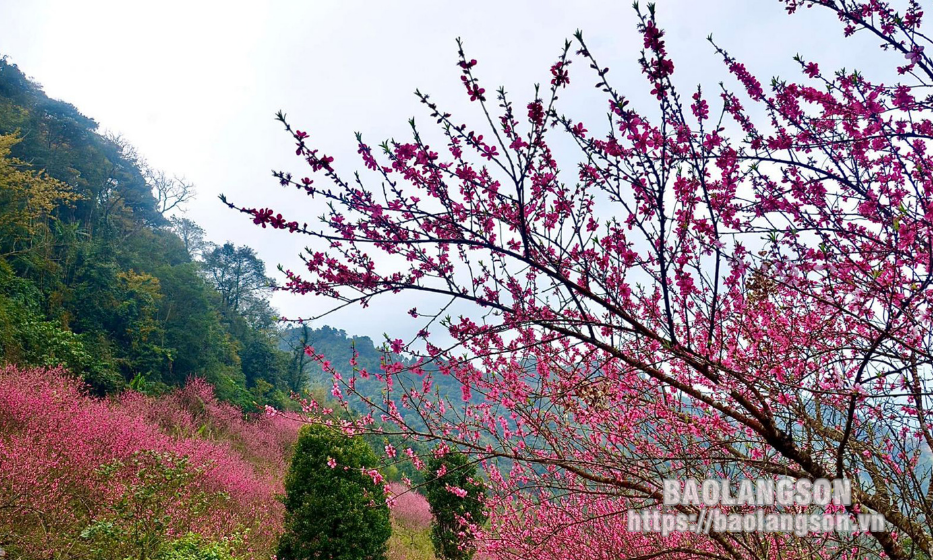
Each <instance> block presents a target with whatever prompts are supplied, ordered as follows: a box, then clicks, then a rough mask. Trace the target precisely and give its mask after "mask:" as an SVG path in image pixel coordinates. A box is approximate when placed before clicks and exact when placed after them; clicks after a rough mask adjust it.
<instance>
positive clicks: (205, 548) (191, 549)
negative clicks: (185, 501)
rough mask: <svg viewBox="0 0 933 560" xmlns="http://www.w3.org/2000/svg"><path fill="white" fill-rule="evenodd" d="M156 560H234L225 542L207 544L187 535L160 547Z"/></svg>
mask: <svg viewBox="0 0 933 560" xmlns="http://www.w3.org/2000/svg"><path fill="white" fill-rule="evenodd" d="M157 560H235V558H234V556H233V555H232V553H231V551H230V545H229V544H228V543H227V542H223V541H222V542H209V541H206V540H205V539H204V538H203V537H201V536H200V535H198V534H196V533H189V534H187V535H185V536H184V537H182V538H180V539H176V540H174V541H172V542H170V543H168V544H167V545H166V546H163V547H162V550H161V551H160V552H159V556H158V557H157Z"/></svg>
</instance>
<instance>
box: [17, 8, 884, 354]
mask: <svg viewBox="0 0 933 560" xmlns="http://www.w3.org/2000/svg"><path fill="white" fill-rule="evenodd" d="M657 3H658V11H659V20H660V22H661V25H662V27H664V28H666V29H667V31H668V37H667V40H668V49H669V51H670V52H671V56H672V58H673V60H674V63H675V73H674V80H675V82H676V83H677V84H678V85H679V87H680V88H681V89H682V91H683V90H691V89H692V88H693V87H695V85H696V84H697V83H701V84H703V86H704V87H705V88H706V89H707V91H715V90H714V89H713V88H715V87H716V84H718V82H720V81H726V83H727V84H728V85H729V86H731V87H735V84H734V82H733V81H732V80H730V78H729V76H728V75H727V74H726V73H725V71H724V68H723V67H722V64H721V61H720V60H718V59H717V57H716V55H715V53H714V52H713V50H712V47H711V46H710V45H709V44H708V43H707V42H706V40H705V38H706V36H707V35H709V34H712V35H713V37H714V39H715V40H716V41H717V43H718V44H720V45H721V46H723V47H725V48H726V49H728V50H729V51H730V52H732V53H733V54H734V55H736V56H737V57H738V58H740V59H741V60H742V61H743V62H745V63H746V65H747V66H748V67H749V69H750V70H751V71H752V72H753V73H754V74H755V75H757V76H758V77H759V78H762V81H763V82H767V80H768V79H769V78H770V77H771V76H775V75H780V76H783V77H787V78H792V79H795V80H796V79H799V76H800V73H799V70H798V68H797V66H796V65H795V64H794V63H793V61H792V57H793V56H794V54H796V53H800V54H802V55H803V56H804V57H805V58H807V59H808V60H813V61H816V62H819V63H820V65H821V67H822V68H824V69H832V68H839V67H843V66H845V67H847V68H853V67H858V68H861V69H862V70H863V71H865V72H866V74H867V76H868V77H869V78H873V77H874V78H878V79H879V80H880V79H881V78H887V79H890V75H889V73H881V72H878V71H873V70H874V69H875V68H879V67H881V66H884V67H891V66H893V65H892V64H891V61H894V62H895V63H903V61H902V60H901V61H897V60H896V58H892V57H894V55H887V54H884V53H880V52H879V51H878V49H877V47H876V44H875V41H872V40H871V39H870V38H869V37H864V38H859V37H856V38H854V39H850V40H845V39H843V38H842V34H841V28H840V25H839V22H838V21H836V20H835V18H833V17H832V16H831V15H830V14H829V13H826V12H824V11H820V10H807V11H805V12H804V13H802V14H798V15H795V16H788V15H786V13H785V11H784V8H783V5H782V4H780V3H779V2H777V1H776V0H703V1H699V0H659V1H658V2H657ZM578 28H579V29H582V30H583V31H584V35H585V38H586V39H587V42H588V45H589V46H590V49H591V51H592V52H593V53H594V54H595V55H596V56H597V59H599V60H600V61H601V64H602V65H606V66H609V67H610V68H611V69H612V70H611V72H610V74H609V77H610V81H611V83H613V84H614V85H615V86H616V87H617V88H618V89H620V90H621V91H622V92H623V93H624V94H626V95H627V96H628V97H629V98H630V99H632V100H633V101H635V102H636V106H637V105H639V104H640V105H641V106H643V107H647V108H650V98H649V96H648V93H647V92H648V91H649V90H650V87H648V86H647V84H646V82H645V80H644V79H643V78H642V77H641V75H640V74H639V71H638V68H637V65H636V59H637V56H638V49H639V48H640V42H641V41H640V39H639V37H638V35H637V33H636V31H635V16H634V12H633V10H632V9H631V7H630V2H627V1H621V2H620V1H612V2H594V1H579V2H568V1H563V2H556V1H535V2H531V1H528V2H505V1H495V2H491V1H473V2H457V3H453V2H437V1H435V2H427V1H419V2H411V1H409V2H401V1H398V2H354V1H341V2H323V1H305V2H300V3H299V2H275V3H272V2H270V3H263V2H248V3H246V2H235V1H231V0H227V1H224V2H203V1H198V0H187V1H183V2H174V1H164V0H163V1H159V2H154V1H150V2H135V1H134V2H129V1H126V0H123V1H113V2H96V1H94V2H88V1H82V2H74V1H65V0H62V1H41V0H28V1H27V0H23V1H14V0H0V54H5V55H8V56H9V57H10V60H11V61H12V62H14V63H16V64H18V65H19V66H20V68H21V69H22V70H23V71H24V72H25V73H26V74H27V75H29V76H31V77H33V78H34V79H35V80H37V81H38V82H39V83H40V84H42V85H43V86H44V88H45V91H46V93H47V94H48V95H50V96H51V97H54V98H60V99H63V100H65V101H68V102H70V103H72V104H74V105H75V106H77V108H78V109H79V110H80V111H81V112H82V113H84V114H86V115H87V116H89V117H92V118H94V119H95V120H96V121H97V122H99V123H100V125H101V129H102V130H110V131H114V132H117V133H121V134H123V135H124V136H125V137H126V138H127V139H128V140H129V141H130V142H131V143H132V144H134V145H135V146H136V147H137V148H138V149H139V151H140V153H141V154H143V155H144V156H145V157H146V159H147V160H148V161H149V162H150V164H151V165H152V166H153V167H155V168H158V169H163V170H165V171H167V172H169V173H175V174H178V175H183V176H185V177H186V178H187V179H189V180H191V181H192V182H194V183H195V185H196V186H197V190H198V198H197V200H196V201H195V202H194V203H192V204H191V205H190V206H189V209H188V217H190V218H192V219H194V220H195V221H197V222H198V223H199V224H201V225H202V226H203V227H204V228H205V229H206V230H207V233H208V238H209V239H210V240H211V241H214V242H217V243H220V242H223V241H226V240H231V241H233V242H235V243H237V244H248V245H250V246H252V247H253V248H255V249H256V250H257V251H258V252H259V255H260V256H261V257H262V258H263V259H264V260H265V261H266V263H267V265H268V266H269V268H270V269H272V270H273V271H274V268H275V266H276V265H277V264H283V265H285V266H286V267H292V268H296V267H297V265H298V264H299V263H300V261H298V258H297V255H298V253H299V251H300V250H301V248H302V247H303V246H304V244H305V241H304V240H302V239H301V238H299V237H298V236H292V235H287V234H284V233H282V232H277V231H272V230H262V229H259V228H257V227H255V226H253V225H252V224H251V223H250V222H249V221H248V220H247V219H246V217H245V216H243V215H241V214H235V213H233V212H232V211H230V210H228V209H227V208H226V207H224V206H222V205H221V204H220V202H219V201H218V200H217V195H218V194H219V193H221V192H222V193H225V194H226V195H227V196H228V197H229V198H230V199H231V200H233V201H234V202H236V203H238V204H240V205H244V206H248V207H265V206H269V207H272V208H276V209H277V210H281V211H283V212H284V211H285V210H288V212H287V214H288V216H289V217H290V218H292V219H298V220H299V221H308V222H313V221H314V218H315V216H319V215H321V213H322V212H321V208H320V207H315V206H314V202H313V201H312V200H310V199H307V197H303V196H301V195H300V194H298V193H297V192H293V191H286V190H284V189H282V188H281V187H279V186H278V184H277V182H276V181H275V180H274V179H273V178H272V177H271V170H272V169H284V170H292V171H295V172H296V173H301V174H304V168H303V167H302V162H301V161H300V160H298V159H297V158H295V156H294V149H293V147H292V141H291V138H290V137H289V136H287V135H286V134H285V133H284V131H283V130H282V127H281V125H280V124H279V123H277V122H276V121H275V120H274V118H273V115H274V113H275V112H276V111H277V110H279V109H281V110H283V111H285V112H286V113H287V114H288V115H289V120H290V121H291V122H292V123H293V125H294V126H296V127H297V128H299V129H301V130H306V131H308V132H309V133H310V134H311V136H312V143H313V144H314V146H315V147H319V148H322V149H323V151H325V152H326V153H328V154H330V155H333V156H334V157H335V158H336V161H335V166H336V168H337V169H338V170H339V171H342V172H344V173H345V174H349V172H351V171H352V170H354V169H357V168H359V167H360V165H359V160H358V159H357V156H356V147H355V141H354V137H353V132H354V131H360V132H362V133H363V135H364V138H366V139H368V140H369V142H370V143H371V144H376V143H378V142H380V141H381V140H383V139H386V138H390V137H394V138H396V139H399V140H401V139H404V138H407V136H406V132H407V130H408V127H407V122H406V121H407V119H408V118H409V117H412V116H414V117H416V119H418V118H420V122H421V123H422V125H423V126H428V125H429V123H430V122H431V121H430V120H429V119H428V118H427V116H426V113H425V111H424V108H423V107H422V106H421V105H420V104H419V103H418V102H417V101H416V99H415V98H414V96H413V95H412V92H413V91H414V90H415V88H420V89H421V90H422V91H424V92H427V93H430V94H431V95H432V98H433V99H434V100H435V101H436V102H438V103H439V104H440V105H441V106H442V107H443V108H445V110H447V111H449V112H453V113H454V114H455V116H457V117H459V118H460V119H462V121H463V122H470V123H477V125H478V124H479V121H477V120H476V116H477V115H476V113H475V111H476V109H478V107H476V106H475V105H471V104H470V103H469V102H468V98H466V97H465V96H464V95H463V88H462V86H461V84H460V80H459V72H458V69H457V67H456V65H455V63H456V60H457V58H456V45H455V42H454V39H455V38H456V37H458V36H459V37H461V38H462V39H463V40H464V42H465V44H466V49H467V53H468V55H469V56H470V57H472V58H476V59H477V60H478V61H479V65H478V66H477V68H476V69H475V72H476V74H477V75H478V76H479V77H480V78H481V80H482V81H483V82H484V85H485V87H486V89H487V91H493V90H494V89H495V88H496V87H497V86H499V85H504V86H505V87H506V89H507V90H508V91H509V92H510V93H511V96H512V98H513V101H515V102H516V105H518V106H524V104H525V103H527V102H528V101H529V100H530V98H531V95H532V86H533V84H534V83H535V82H541V83H546V82H547V81H548V80H549V79H550V75H549V71H548V69H549V67H550V65H551V64H552V63H553V61H554V59H555V58H556V56H557V54H558V53H559V51H560V48H561V46H562V44H563V41H564V39H565V38H570V37H571V35H572V33H573V32H574V30H575V29H578ZM886 61H887V62H886ZM571 70H572V73H571V79H572V80H573V81H574V83H573V84H572V86H574V87H575V88H576V89H572V90H571V91H570V92H568V94H566V95H563V96H562V102H563V104H562V112H563V113H564V114H567V115H570V116H573V117H574V118H576V119H578V120H583V121H585V122H587V121H588V122H599V120H600V119H603V118H604V117H603V114H604V112H605V107H606V106H605V102H604V101H603V100H602V98H601V97H599V96H598V95H597V94H596V93H595V92H591V91H588V90H586V89H585V88H587V87H589V86H590V85H591V84H593V83H595V81H596V80H595V78H594V77H593V75H592V74H591V73H589V72H588V71H587V69H586V67H585V65H584V64H581V63H578V64H576V65H574V66H572V67H571ZM581 85H582V87H579V86H581ZM519 102H521V103H519ZM574 163H575V161H563V162H561V164H562V167H563V168H565V169H572V168H573V166H574ZM273 301H274V304H275V305H276V306H277V307H278V308H279V309H280V310H281V312H282V313H283V314H284V315H286V316H289V317H297V316H302V315H305V314H310V313H313V312H315V311H320V310H322V309H324V308H326V307H327V305H328V303H327V302H322V301H314V300H312V298H311V297H310V296H306V297H295V296H289V295H286V294H279V295H276V296H275V297H274V300H273ZM411 307H412V301H411V300H410V299H406V297H405V296H395V299H394V300H391V301H390V300H386V299H383V300H382V301H381V302H378V303H375V304H374V305H373V306H372V307H370V308H369V309H367V310H365V311H363V312H361V310H360V309H358V308H354V309H352V310H349V311H344V312H341V313H338V314H335V315H332V316H330V317H328V319H327V321H326V323H327V324H330V325H332V326H335V327H338V328H343V329H345V330H346V331H347V332H348V333H351V334H360V335H368V336H372V337H373V338H374V339H377V340H378V339H381V336H382V333H383V332H389V333H390V334H392V335H393V338H394V337H395V336H407V335H411V334H412V333H413V331H414V330H416V329H417V323H416V322H415V321H414V320H413V319H410V318H408V316H407V315H406V314H405V310H407V309H409V308H411Z"/></svg>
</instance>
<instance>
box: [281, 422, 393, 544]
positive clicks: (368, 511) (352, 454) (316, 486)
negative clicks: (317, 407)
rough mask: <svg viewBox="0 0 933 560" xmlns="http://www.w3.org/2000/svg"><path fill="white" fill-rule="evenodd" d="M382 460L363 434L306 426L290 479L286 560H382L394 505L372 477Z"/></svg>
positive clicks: (286, 485)
mask: <svg viewBox="0 0 933 560" xmlns="http://www.w3.org/2000/svg"><path fill="white" fill-rule="evenodd" d="M377 463H378V461H377V458H376V454H375V453H374V452H373V450H372V449H371V448H370V447H369V446H368V445H366V443H365V442H364V441H363V440H362V439H360V438H350V437H347V436H345V435H344V434H342V433H341V432H339V431H338V430H336V429H334V428H330V427H327V426H304V427H302V429H301V432H300V434H299V436H298V443H297V445H296V447H295V455H294V457H293V458H292V464H291V467H290V468H289V471H288V476H287V477H286V479H285V534H284V535H283V536H282V540H281V541H280V542H279V550H278V557H279V558H280V559H282V560H304V559H311V558H315V559H322V560H323V559H326V560H382V559H384V558H386V554H387V551H388V547H387V543H388V540H389V536H390V534H391V525H390V523H389V508H388V506H386V504H385V501H384V498H383V492H382V489H381V487H380V485H379V484H378V483H377V482H376V481H375V480H373V476H372V475H373V474H376V478H378V473H377V472H376V471H375V468H376V465H377Z"/></svg>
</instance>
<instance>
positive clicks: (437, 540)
mask: <svg viewBox="0 0 933 560" xmlns="http://www.w3.org/2000/svg"><path fill="white" fill-rule="evenodd" d="M425 486H426V490H427V500H428V503H429V504H430V506H431V514H432V515H433V516H434V520H433V521H432V523H431V543H432V544H433V545H434V552H435V554H436V555H437V556H438V558H442V559H445V560H470V558H472V557H473V554H474V552H475V551H476V549H475V544H474V542H473V538H474V536H475V535H476V534H477V533H478V529H480V528H482V526H483V524H484V523H486V519H487V513H486V509H485V508H486V506H485V504H484V498H485V497H486V487H485V485H484V484H483V482H482V481H481V480H479V478H478V475H477V472H476V465H474V464H473V463H471V462H470V458H469V456H468V455H465V454H463V453H457V452H451V451H449V450H445V449H444V448H439V449H438V450H437V451H436V452H435V453H434V454H433V455H432V456H431V459H430V460H429V461H428V480H427V482H426V483H425Z"/></svg>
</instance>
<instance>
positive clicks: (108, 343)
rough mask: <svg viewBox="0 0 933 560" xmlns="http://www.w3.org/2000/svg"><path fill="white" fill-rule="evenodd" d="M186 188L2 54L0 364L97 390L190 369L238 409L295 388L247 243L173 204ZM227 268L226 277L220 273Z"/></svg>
mask: <svg viewBox="0 0 933 560" xmlns="http://www.w3.org/2000/svg"><path fill="white" fill-rule="evenodd" d="M192 194H193V186H192V185H190V184H189V183H187V182H186V181H184V180H183V179H178V178H176V177H175V176H173V175H171V174H169V173H163V172H161V171H158V170H154V169H152V168H150V167H149V166H148V165H147V164H146V162H145V160H144V159H143V158H142V157H141V156H140V155H139V154H137V153H136V151H135V150H134V149H133V148H132V146H130V145H129V144H128V143H127V142H125V141H123V140H122V139H121V138H119V137H114V136H108V135H104V134H102V133H101V131H100V130H99V128H98V125H97V123H96V122H95V121H94V120H93V119H91V118H88V117H86V116H84V115H82V114H81V113H80V112H79V111H78V110H77V109H76V108H75V107H74V106H72V105H70V104H68V103H65V102H62V101H56V100H53V99H49V98H48V97H47V96H46V95H45V93H44V92H43V91H42V88H41V87H40V86H39V85H38V84H36V83H34V82H33V81H31V80H29V79H28V78H27V77H26V75H24V73H23V72H22V71H21V70H20V69H19V68H18V67H17V66H16V65H15V64H11V63H10V62H9V61H8V60H6V59H5V58H4V59H2V60H0V359H2V360H0V361H5V362H11V363H16V364H20V365H40V366H45V365H48V366H51V365H59V364H63V365H64V366H65V367H67V368H68V369H69V370H70V371H72V372H73V373H75V374H77V375H80V376H81V377H83V378H84V379H85V380H86V381H87V382H88V383H89V384H90V385H91V387H92V389H93V390H94V391H95V392H97V393H100V394H105V393H111V392H115V391H119V390H120V389H121V388H123V387H125V386H128V385H129V386H132V387H134V388H136V389H140V390H144V391H146V392H160V391H164V390H165V389H167V388H168V387H171V386H176V385H180V384H182V383H183V382H184V381H185V380H186V379H187V378H188V377H189V376H193V375H196V376H201V377H204V378H205V379H207V380H208V381H209V382H210V383H212V384H213V385H214V386H215V387H216V391H217V394H218V395H219V396H220V397H221V398H223V399H225V400H227V401H230V402H233V403H236V404H238V405H240V406H242V407H244V408H248V407H250V406H253V405H254V403H255V404H260V405H261V404H272V405H276V406H286V395H288V394H289V393H290V392H291V391H298V390H301V389H302V388H303V386H304V382H303V379H302V376H301V375H300V369H299V368H298V367H297V365H296V362H295V360H294V355H293V354H291V353H288V352H285V351H282V350H280V349H279V347H278V343H279V332H278V331H277V329H276V328H275V323H274V318H273V310H272V309H271V308H270V306H269V304H268V301H267V299H266V295H267V292H268V289H267V287H268V279H267V278H266V276H265V267H264V265H263V263H262V261H261V260H259V259H258V258H257V256H256V255H255V253H254V252H253V251H252V250H251V249H249V248H248V247H235V246H233V245H231V244H226V245H222V246H213V245H210V244H207V243H205V242H204V231H203V230H202V229H201V228H200V227H199V226H198V225H197V224H195V223H193V222H192V221H191V220H188V219H185V218H184V217H183V214H182V213H180V211H181V210H182V209H183V208H184V203H185V201H186V200H188V199H190V197H191V196H192ZM232 270H237V271H239V272H238V273H237V274H230V271H232Z"/></svg>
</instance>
